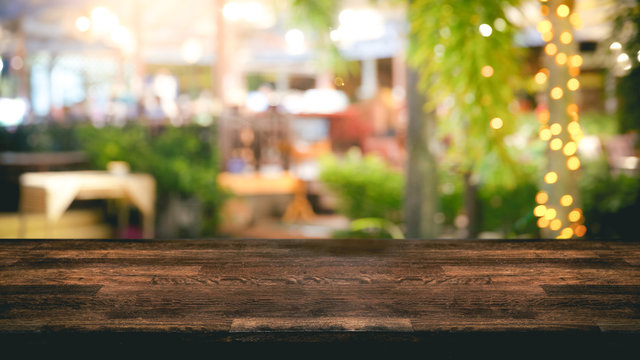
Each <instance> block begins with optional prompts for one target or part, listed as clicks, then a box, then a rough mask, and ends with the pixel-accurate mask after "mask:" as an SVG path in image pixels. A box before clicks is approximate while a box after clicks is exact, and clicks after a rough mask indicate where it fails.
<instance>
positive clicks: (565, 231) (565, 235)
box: [560, 228, 573, 239]
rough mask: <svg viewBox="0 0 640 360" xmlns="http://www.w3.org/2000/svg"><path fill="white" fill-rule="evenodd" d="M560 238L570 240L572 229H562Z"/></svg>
mask: <svg viewBox="0 0 640 360" xmlns="http://www.w3.org/2000/svg"><path fill="white" fill-rule="evenodd" d="M560 236H562V237H563V238H565V239H570V238H571V237H572V236H573V229H572V228H564V229H562V232H561V233H560Z"/></svg>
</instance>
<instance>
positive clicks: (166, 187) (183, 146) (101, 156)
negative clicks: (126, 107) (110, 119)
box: [77, 125, 225, 236]
mask: <svg viewBox="0 0 640 360" xmlns="http://www.w3.org/2000/svg"><path fill="white" fill-rule="evenodd" d="M152 131H156V132H152ZM77 134H78V138H79V141H80V144H81V147H82V148H83V149H84V150H85V151H86V152H87V153H88V155H89V158H90V161H91V163H92V164H93V166H94V167H96V168H98V169H104V168H105V167H106V164H107V163H108V162H109V161H126V162H128V163H129V164H130V166H131V169H132V171H139V172H147V173H150V174H152V175H153V176H154V177H155V179H156V182H157V189H158V194H159V199H163V198H166V197H167V196H171V195H177V196H179V197H183V198H185V197H196V198H197V199H198V200H199V201H200V203H201V205H202V208H203V212H204V214H203V219H204V220H203V224H202V234H203V235H209V236H210V235H213V234H215V230H216V226H217V223H218V209H219V208H220V206H221V204H222V202H223V200H224V198H225V194H224V193H223V192H222V191H221V190H220V189H219V187H218V184H217V180H216V179H217V174H218V171H219V163H218V150H217V143H216V141H215V131H214V130H213V127H200V126H197V125H190V126H184V127H167V128H165V129H151V128H148V127H145V126H142V125H127V126H125V127H123V128H118V127H104V128H101V129H98V128H94V127H92V126H82V127H79V128H78V129H77Z"/></svg>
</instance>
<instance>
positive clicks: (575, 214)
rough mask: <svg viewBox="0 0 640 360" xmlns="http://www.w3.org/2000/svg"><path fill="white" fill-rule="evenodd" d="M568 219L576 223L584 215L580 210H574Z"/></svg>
mask: <svg viewBox="0 0 640 360" xmlns="http://www.w3.org/2000/svg"><path fill="white" fill-rule="evenodd" d="M568 217H569V221H571V222H576V221H578V220H580V218H581V217H582V213H581V212H580V211H579V210H578V209H573V210H571V212H570V213H569V216H568Z"/></svg>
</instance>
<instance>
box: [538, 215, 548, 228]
mask: <svg viewBox="0 0 640 360" xmlns="http://www.w3.org/2000/svg"><path fill="white" fill-rule="evenodd" d="M547 226H549V220H547V219H545V218H543V217H541V218H540V219H538V227H539V228H541V229H544V228H546V227H547Z"/></svg>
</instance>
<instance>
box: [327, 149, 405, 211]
mask: <svg viewBox="0 0 640 360" xmlns="http://www.w3.org/2000/svg"><path fill="white" fill-rule="evenodd" d="M321 168H322V170H321V174H320V180H322V181H323V182H324V183H326V184H327V185H328V186H329V188H330V189H331V190H333V191H334V192H335V193H336V194H337V196H338V199H339V209H340V212H341V213H343V214H344V215H346V216H347V217H349V218H350V219H359V218H368V217H375V218H381V219H386V220H389V221H391V222H394V223H399V222H400V221H401V215H402V214H401V209H402V204H403V198H404V193H403V192H404V176H403V175H402V173H400V172H398V171H395V170H393V169H391V168H389V167H388V165H387V164H386V163H385V162H384V160H382V159H381V158H379V157H376V156H373V155H367V156H364V157H362V156H361V155H360V153H359V151H357V150H355V149H352V150H350V151H349V152H348V153H347V155H346V156H345V158H344V159H338V158H337V157H336V156H334V155H328V156H326V157H324V158H323V159H322V162H321Z"/></svg>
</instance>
